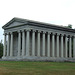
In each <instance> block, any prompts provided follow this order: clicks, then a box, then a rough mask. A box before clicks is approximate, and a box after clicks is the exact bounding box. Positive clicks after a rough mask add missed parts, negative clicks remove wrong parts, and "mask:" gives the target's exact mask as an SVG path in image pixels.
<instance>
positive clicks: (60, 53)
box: [3, 30, 75, 58]
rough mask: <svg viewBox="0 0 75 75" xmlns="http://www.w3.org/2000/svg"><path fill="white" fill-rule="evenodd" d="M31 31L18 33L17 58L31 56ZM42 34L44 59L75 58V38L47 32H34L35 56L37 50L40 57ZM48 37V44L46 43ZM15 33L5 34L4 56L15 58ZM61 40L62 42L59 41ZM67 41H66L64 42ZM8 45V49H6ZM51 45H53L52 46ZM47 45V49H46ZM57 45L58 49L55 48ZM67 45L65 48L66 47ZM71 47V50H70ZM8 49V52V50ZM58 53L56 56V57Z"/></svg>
mask: <svg viewBox="0 0 75 75" xmlns="http://www.w3.org/2000/svg"><path fill="white" fill-rule="evenodd" d="M30 32H31V31H30V30H22V31H21V32H20V31H18V54H17V56H30V53H29V52H30ZM21 33H22V54H21V53H20V52H21ZM35 33H37V42H36V40H35V38H36V37H35ZM41 33H42V57H44V56H46V54H45V53H46V51H47V56H46V57H57V58H59V57H61V58H72V57H73V58H75V36H70V35H66V34H59V33H53V32H45V31H42V32H41V31H37V32H36V31H35V30H32V47H31V48H32V49H31V50H32V55H31V56H35V50H37V56H38V57H40V56H41V55H40V50H41V49H40V47H41V45H40V41H41V39H40V34H41ZM7 35H8V41H7V42H6V36H7ZM46 35H47V44H46V43H45V42H46V41H45V39H46ZM25 36H26V37H25ZM55 36H56V43H55ZM13 38H14V37H13V32H11V33H10V34H9V33H8V34H4V51H3V56H4V57H6V56H11V57H12V56H13V42H14V41H13ZM59 39H60V40H59ZM64 40H65V41H64ZM72 40H73V48H72ZM25 41H26V43H25ZM51 41H52V42H51ZM36 43H37V49H36V48H35V44H36ZM6 44H7V48H6ZM50 44H51V45H50ZM45 45H47V49H46V48H45ZM55 45H56V47H55ZM64 45H65V46H64ZM68 45H69V48H68ZM6 49H7V50H6ZM55 52H56V56H55ZM72 52H73V53H72Z"/></svg>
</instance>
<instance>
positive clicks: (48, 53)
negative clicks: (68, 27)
mask: <svg viewBox="0 0 75 75" xmlns="http://www.w3.org/2000/svg"><path fill="white" fill-rule="evenodd" d="M47 56H48V57H50V33H49V32H48V34H47Z"/></svg>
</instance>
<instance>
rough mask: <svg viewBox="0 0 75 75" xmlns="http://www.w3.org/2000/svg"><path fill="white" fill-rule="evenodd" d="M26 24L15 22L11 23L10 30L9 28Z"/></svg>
mask: <svg viewBox="0 0 75 75" xmlns="http://www.w3.org/2000/svg"><path fill="white" fill-rule="evenodd" d="M23 24H24V23H20V22H13V23H11V24H10V25H9V26H7V27H8V28H9V27H16V26H19V25H23Z"/></svg>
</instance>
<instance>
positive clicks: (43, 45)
mask: <svg viewBox="0 0 75 75" xmlns="http://www.w3.org/2000/svg"><path fill="white" fill-rule="evenodd" d="M42 39H43V40H42V55H43V56H45V32H43V38H42Z"/></svg>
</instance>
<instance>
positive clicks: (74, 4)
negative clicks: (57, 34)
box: [0, 0, 75, 40]
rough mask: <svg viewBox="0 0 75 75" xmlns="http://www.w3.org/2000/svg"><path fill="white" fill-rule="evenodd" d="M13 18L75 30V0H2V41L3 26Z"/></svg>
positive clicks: (0, 8) (0, 7)
mask: <svg viewBox="0 0 75 75" xmlns="http://www.w3.org/2000/svg"><path fill="white" fill-rule="evenodd" d="M13 17H19V18H24V19H30V20H35V21H41V22H47V23H52V24H56V25H63V26H65V25H66V26H67V25H68V24H72V25H73V28H75V0H0V40H1V39H3V30H2V26H3V25H4V24H6V23H7V22H8V21H10V20H11V19H12V18H13Z"/></svg>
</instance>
